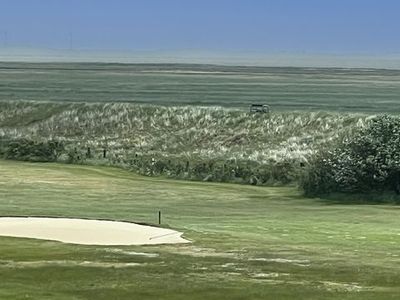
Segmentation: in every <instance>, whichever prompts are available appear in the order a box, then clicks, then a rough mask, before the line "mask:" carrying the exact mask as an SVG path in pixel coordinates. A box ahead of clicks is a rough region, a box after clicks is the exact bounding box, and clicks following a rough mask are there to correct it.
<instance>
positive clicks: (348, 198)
mask: <svg viewBox="0 0 400 300" xmlns="http://www.w3.org/2000/svg"><path fill="white" fill-rule="evenodd" d="M311 199H315V200H317V201H318V202H320V203H322V204H326V205H335V204H340V205H398V208H400V195H398V194H396V193H391V192H381V193H378V192H374V193H368V194H367V193H365V194H363V193H357V194H350V193H331V194H326V195H320V196H317V197H314V198H311Z"/></svg>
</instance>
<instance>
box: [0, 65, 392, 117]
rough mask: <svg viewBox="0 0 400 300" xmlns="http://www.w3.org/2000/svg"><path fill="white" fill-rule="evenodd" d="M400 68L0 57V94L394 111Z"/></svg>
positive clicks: (18, 97)
mask: <svg viewBox="0 0 400 300" xmlns="http://www.w3.org/2000/svg"><path fill="white" fill-rule="evenodd" d="M399 98H400V70H374V69H333V68H332V69H328V68H317V69H316V68H268V67H232V66H231V67H228V66H213V65H184V64H94V63H81V64H79V63H64V64H63V63H58V64H57V63H36V64H35V63H5V62H0V100H7V101H10V100H34V101H75V102H132V103H146V104H158V105H204V106H210V105H211V106H213V105H216V106H225V107H238V108H243V109H247V108H248V106H249V105H250V104H251V103H267V104H270V105H271V106H272V109H273V110H274V111H281V110H330V111H345V112H368V113H379V112H391V113H393V112H399V111H400V108H399V105H398V103H399Z"/></svg>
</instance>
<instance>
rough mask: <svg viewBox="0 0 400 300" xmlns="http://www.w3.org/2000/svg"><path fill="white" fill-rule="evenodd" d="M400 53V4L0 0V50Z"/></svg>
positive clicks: (354, 0) (372, 0) (379, 0)
mask: <svg viewBox="0 0 400 300" xmlns="http://www.w3.org/2000/svg"><path fill="white" fill-rule="evenodd" d="M70 34H71V36H72V47H73V48H74V49H98V50H101V49H104V50H177V49H203V50H250V51H267V52H282V51H284V52H291V53H302V52H306V53H372V54H376V53H400V1H399V0H0V47H1V46H3V47H4V45H5V44H7V45H8V46H9V47H11V46H31V47H47V48H64V49H67V48H69V47H70Z"/></svg>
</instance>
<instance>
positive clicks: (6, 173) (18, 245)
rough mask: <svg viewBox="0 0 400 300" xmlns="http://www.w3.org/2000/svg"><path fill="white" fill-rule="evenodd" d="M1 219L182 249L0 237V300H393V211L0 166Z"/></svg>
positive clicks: (227, 188) (237, 189)
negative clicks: (138, 231) (44, 219)
mask: <svg viewBox="0 0 400 300" xmlns="http://www.w3.org/2000/svg"><path fill="white" fill-rule="evenodd" d="M0 171H1V174H2V175H1V177H0V212H1V213H0V214H1V215H3V216H7V215H52V216H68V217H87V218H107V219H116V220H131V221H139V222H150V223H156V222H157V211H158V210H162V211H163V215H164V218H163V220H164V226H170V227H172V228H174V229H177V230H180V231H183V232H184V233H185V238H188V239H190V240H191V241H193V243H192V244H189V245H168V246H167V245H165V246H162V245H156V246H124V247H117V246H113V247H104V246H79V245H68V244H62V243H58V242H50V241H39V240H30V239H20V238H6V237H0V271H1V272H0V282H1V288H0V298H1V299H144V298H146V299H171V300H172V299H174V300H176V299H215V300H222V299H229V300H233V299H237V300H239V299H260V300H261V299H263V300H264V299H271V300H272V299H279V300H281V299H340V300H343V299H360V300H361V299H362V300H366V299H398V296H399V294H400V288H399V284H398V283H399V279H400V275H399V274H400V265H399V262H400V260H399V256H398V248H399V247H398V245H399V242H398V241H399V235H400V229H399V228H398V219H399V213H400V212H399V210H398V207H395V206H392V205H353V204H335V203H332V202H326V201H323V200H320V199H307V198H304V197H302V196H301V195H300V193H299V192H298V191H297V190H296V189H295V188H290V187H285V188H262V187H253V186H242V185H232V184H214V183H198V182H197V183H196V182H188V181H186V182H185V181H172V180H165V179H160V178H157V179H154V178H149V177H141V176H137V175H133V174H132V173H129V172H126V171H123V170H119V169H114V168H104V167H87V166H71V165H70V166H68V165H60V164H40V163H36V164H32V163H17V162H10V161H0Z"/></svg>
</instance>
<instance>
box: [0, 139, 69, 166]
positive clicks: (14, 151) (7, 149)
mask: <svg viewBox="0 0 400 300" xmlns="http://www.w3.org/2000/svg"><path fill="white" fill-rule="evenodd" d="M3 147H4V148H3V156H4V158H6V159H15V160H25V161H41V162H54V161H57V159H58V157H59V156H60V155H61V153H62V152H63V151H64V144H63V143H62V142H59V141H45V142H41V141H32V140H28V139H19V140H12V141H9V142H8V143H7V144H6V145H5V146H3Z"/></svg>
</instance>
